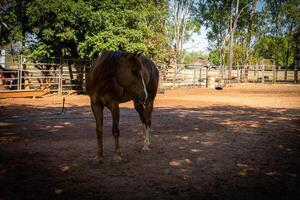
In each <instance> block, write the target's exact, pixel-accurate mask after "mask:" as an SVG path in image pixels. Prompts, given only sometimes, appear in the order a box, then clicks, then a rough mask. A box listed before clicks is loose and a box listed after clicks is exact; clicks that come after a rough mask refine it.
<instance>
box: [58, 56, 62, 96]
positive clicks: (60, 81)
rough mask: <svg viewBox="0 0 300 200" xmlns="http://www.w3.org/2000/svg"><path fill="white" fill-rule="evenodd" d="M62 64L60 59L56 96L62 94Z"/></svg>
mask: <svg viewBox="0 0 300 200" xmlns="http://www.w3.org/2000/svg"><path fill="white" fill-rule="evenodd" d="M62 70H63V67H62V62H61V58H59V75H58V76H59V78H58V94H62Z"/></svg>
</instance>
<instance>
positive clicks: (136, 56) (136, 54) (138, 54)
mask: <svg viewBox="0 0 300 200" xmlns="http://www.w3.org/2000/svg"><path fill="white" fill-rule="evenodd" d="M142 54H143V53H138V52H137V51H136V52H134V53H133V54H131V55H130V56H129V58H130V59H137V58H139V57H140V56H141V55H142Z"/></svg>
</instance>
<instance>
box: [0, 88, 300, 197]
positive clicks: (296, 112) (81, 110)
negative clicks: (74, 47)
mask: <svg viewBox="0 0 300 200" xmlns="http://www.w3.org/2000/svg"><path fill="white" fill-rule="evenodd" d="M61 105H62V96H54V95H52V96H51V95H48V96H47V97H44V98H36V99H30V98H21V99H0V185H1V186H0V199H149V200H150V199H151V200H152V199H230V200H234V199H236V200H241V199H243V200H244V199H246V200H247V199H256V200H257V199H266V200H267V199H286V200H291V199H299V197H300V85H258V84H257V85H241V86H238V87H237V86H236V87H226V88H224V89H223V90H213V89H202V88H197V89H177V90H169V91H166V92H165V93H164V94H158V96H157V99H156V102H155V110H154V112H153V120H152V130H151V137H150V140H151V146H150V148H151V151H150V152H148V153H144V152H142V151H141V148H142V146H143V145H142V143H143V142H142V139H143V138H142V134H141V132H142V126H141V123H140V121H139V118H138V115H137V113H136V112H135V110H134V109H133V104H132V102H129V103H125V104H121V107H122V109H121V119H120V130H121V138H120V144H121V152H122V157H123V159H124V160H125V161H124V162H123V163H121V164H118V165H115V164H113V163H112V159H113V154H114V153H113V151H114V139H113V136H112V134H111V121H112V120H111V116H110V113H109V112H108V111H107V110H105V119H104V156H105V158H104V163H103V164H101V165H100V166H97V167H95V166H92V165H90V164H89V159H91V158H93V157H94V156H95V154H96V132H95V121H94V118H93V116H92V113H91V109H90V106H89V98H88V97H87V96H84V95H78V96H76V95H75V96H66V109H65V112H64V114H61Z"/></svg>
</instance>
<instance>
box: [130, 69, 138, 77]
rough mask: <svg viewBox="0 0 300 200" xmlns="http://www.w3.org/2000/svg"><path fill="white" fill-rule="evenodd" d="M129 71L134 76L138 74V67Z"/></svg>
mask: <svg viewBox="0 0 300 200" xmlns="http://www.w3.org/2000/svg"><path fill="white" fill-rule="evenodd" d="M131 72H132V74H133V75H134V76H138V75H139V70H138V69H133V70H132V71H131Z"/></svg>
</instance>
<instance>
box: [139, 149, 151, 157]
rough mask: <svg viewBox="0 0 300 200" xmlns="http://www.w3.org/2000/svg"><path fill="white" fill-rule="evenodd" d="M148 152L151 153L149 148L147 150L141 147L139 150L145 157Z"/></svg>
mask: <svg viewBox="0 0 300 200" xmlns="http://www.w3.org/2000/svg"><path fill="white" fill-rule="evenodd" d="M150 152H151V151H150V149H149V147H148V148H145V147H143V148H142V150H141V153H142V154H146V155H147V154H150Z"/></svg>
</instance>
